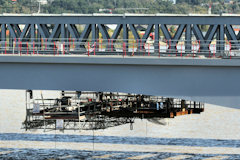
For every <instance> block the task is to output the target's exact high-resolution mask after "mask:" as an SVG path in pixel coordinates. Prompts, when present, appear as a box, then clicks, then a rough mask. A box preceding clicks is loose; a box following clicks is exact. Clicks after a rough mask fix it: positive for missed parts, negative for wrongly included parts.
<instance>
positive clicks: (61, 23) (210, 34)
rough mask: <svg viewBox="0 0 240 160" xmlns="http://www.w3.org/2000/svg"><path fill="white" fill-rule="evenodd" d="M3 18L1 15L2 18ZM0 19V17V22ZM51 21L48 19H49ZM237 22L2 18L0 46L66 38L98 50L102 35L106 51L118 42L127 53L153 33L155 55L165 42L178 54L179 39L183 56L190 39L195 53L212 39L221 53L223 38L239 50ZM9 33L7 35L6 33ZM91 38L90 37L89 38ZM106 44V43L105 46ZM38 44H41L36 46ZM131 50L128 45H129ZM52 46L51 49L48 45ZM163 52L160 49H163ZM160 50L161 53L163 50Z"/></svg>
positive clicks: (214, 19) (217, 19)
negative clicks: (142, 28)
mask: <svg viewBox="0 0 240 160" xmlns="http://www.w3.org/2000/svg"><path fill="white" fill-rule="evenodd" d="M3 17H4V16H3ZM1 18H2V17H0V19H1ZM50 19H51V20H50ZM237 19H239V21H240V18H239V17H197V19H196V17H195V18H193V17H191V16H190V17H184V18H183V17H181V16H180V17H172V16H170V17H164V16H152V17H151V16H150V17H149V16H147V17H142V16H139V17H137V16H136V17H134V16H130V17H128V16H127V17H125V18H124V17H118V16H111V17H108V16H107V17H105V16H103V17H100V16H97V17H95V16H92V17H85V16H83V17H81V16H80V17H74V16H72V17H71V16H69V17H68V16H62V17H61V16H59V17H58V16H56V17H54V18H53V17H50V16H49V17H48V16H47V17H41V16H39V17H38V18H35V17H34V16H33V17H28V16H26V17H24V16H23V17H21V16H20V17H19V16H18V17H17V18H16V17H15V18H14V19H13V18H12V17H9V18H7V19H6V18H3V19H2V20H1V23H0V29H1V31H0V40H1V44H3V42H5V41H6V40H7V41H9V44H10V45H12V43H13V39H17V40H20V41H25V40H27V41H31V42H33V41H35V42H40V39H44V42H46V41H47V42H53V41H61V42H68V39H69V38H72V39H74V41H75V42H76V44H75V47H76V48H81V49H83V50H86V45H87V43H88V42H90V43H91V46H93V43H94V44H96V46H95V47H96V48H98V47H99V43H98V42H99V36H100V35H102V38H103V41H105V45H106V48H107V49H111V50H113V51H116V48H117V46H119V45H116V44H117V43H119V42H121V43H122V44H121V45H122V46H121V45H120V46H121V47H124V45H125V50H126V51H130V49H129V43H128V42H130V43H132V42H133V41H134V42H135V43H137V42H138V44H137V45H135V46H134V47H135V48H136V47H138V48H137V49H138V51H139V50H142V51H143V50H146V49H147V48H145V45H144V44H145V43H146V42H147V39H148V38H149V37H150V34H154V36H155V39H154V42H153V47H154V51H155V52H159V51H160V50H161V48H159V46H160V45H159V44H160V43H161V42H166V41H165V40H167V45H166V46H167V52H168V53H169V50H171V51H174V52H175V51H176V52H179V48H177V46H178V47H179V45H178V43H179V42H180V39H181V41H182V39H183V40H185V42H184V45H185V53H187V52H188V53H191V51H192V46H193V45H194V44H196V42H193V37H194V36H195V37H196V40H197V41H198V44H197V45H198V46H199V50H198V52H201V53H202V52H203V51H206V52H208V51H209V50H210V48H209V46H210V45H211V44H214V43H212V42H213V41H214V40H215V39H216V40H218V42H217V43H216V51H218V52H219V51H224V50H225V45H226V44H227V43H226V42H225V41H226V40H225V37H227V40H229V41H231V44H232V49H240V32H239V33H237V34H236V31H235V30H234V26H233V25H240V24H238V21H237ZM78 25H84V26H85V27H84V28H83V30H81V31H80V29H79V28H78ZM108 25H116V28H115V30H114V31H113V33H112V34H110V32H109V30H108V29H107V28H108ZM137 25H139V26H141V25H144V26H147V27H146V28H145V33H144V34H143V36H140V32H139V31H138V29H137V27H136V26H137ZM168 25H174V26H178V27H175V29H176V28H177V29H176V30H175V31H174V33H171V32H170V31H169V29H168V27H167V26H168ZM200 25H209V28H208V30H207V31H206V34H204V33H203V32H204V31H203V30H201V28H200V27H199V26H200ZM8 33H9V34H8ZM90 35H91V37H90ZM130 35H133V37H134V40H133V41H129V38H130ZM108 42H110V44H107V43H108ZM38 45H40V46H41V45H42V44H40V43H38ZM130 46H131V47H132V44H130ZM49 47H52V46H49ZM163 50H164V49H163ZM163 50H162V51H163Z"/></svg>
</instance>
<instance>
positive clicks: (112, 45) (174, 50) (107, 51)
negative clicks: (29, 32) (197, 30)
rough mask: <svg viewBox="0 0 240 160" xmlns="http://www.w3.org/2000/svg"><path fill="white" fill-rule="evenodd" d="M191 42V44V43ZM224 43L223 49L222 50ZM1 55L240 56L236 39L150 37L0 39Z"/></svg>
mask: <svg viewBox="0 0 240 160" xmlns="http://www.w3.org/2000/svg"><path fill="white" fill-rule="evenodd" d="M188 44H191V45H190V46H188ZM220 47H222V48H224V50H220V49H219V48H220ZM0 54H2V55H20V56H21V55H55V56H56V55H87V56H97V55H112V56H114V55H122V56H123V57H124V56H156V57H161V56H163V57H164V56H170V57H199V56H200V57H206V58H233V57H238V56H240V45H238V42H237V41H236V42H235V41H228V40H225V41H217V40H215V41H209V42H208V41H197V40H193V41H191V43H189V42H188V41H185V40H178V41H171V40H169V41H168V40H159V41H154V40H147V41H146V42H143V41H142V40H141V39H139V40H135V39H128V40H124V39H121V40H120V39H115V40H112V39H111V40H109V39H97V40H89V39H88V40H87V39H86V40H85V41H83V40H81V42H80V41H78V39H72V38H69V39H51V41H49V40H48V39H37V40H36V39H34V41H32V40H31V39H21V40H20V39H8V40H6V41H1V42H0Z"/></svg>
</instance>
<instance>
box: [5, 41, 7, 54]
mask: <svg viewBox="0 0 240 160" xmlns="http://www.w3.org/2000/svg"><path fill="white" fill-rule="evenodd" d="M5 54H7V40H6V41H5Z"/></svg>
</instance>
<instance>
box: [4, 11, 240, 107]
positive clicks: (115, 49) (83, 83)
mask: <svg viewBox="0 0 240 160" xmlns="http://www.w3.org/2000/svg"><path fill="white" fill-rule="evenodd" d="M112 26H114V27H113V29H109V28H112ZM171 26H175V27H174V28H175V29H176V31H175V33H172V32H170V31H169V29H170V27H171ZM202 26H205V28H206V29H202V28H203V27H202ZM239 26H240V16H224V15H223V16H217V15H214V16H206V15H205V16H203V15H195V16H186V15H139V16H136V15H109V14H108V15H106V14H104V15H72V14H62V15H39V14H36V15H34V14H33V15H12V14H10V15H8V14H7V15H6V14H4V15H2V16H0V35H1V36H0V37H1V39H0V45H1V46H0V73H1V75H4V76H2V77H1V78H0V88H1V89H24V90H28V89H31V90H66V91H67V90H77V91H108V92H123V93H136V94H145V95H156V96H164V97H172V98H179V99H186V100H191V101H200V102H204V103H212V104H218V105H222V106H229V107H236V108H240V85H239V79H240V74H239V72H240V63H239V61H240V59H238V58H236V59H232V60H228V59H221V58H229V57H230V58H231V56H232V52H235V53H238V51H239V48H240V33H238V34H236V33H237V32H236V31H235V29H236V28H237V27H239ZM142 27H143V28H145V29H144V32H143V34H142V32H140V30H141V28H142ZM239 28H240V27H239ZM153 35H154V38H153ZM160 35H163V37H161V36H160ZM149 37H151V38H152V40H151V38H149ZM163 46H165V47H163ZM139 53H140V55H142V54H143V55H145V54H147V55H150V56H151V55H152V56H154V55H158V56H161V55H162V56H164V55H167V56H168V55H174V56H175V55H176V56H185V57H184V58H181V57H179V58H172V57H167V58H166V57H165V58H164V57H161V58H156V57H130V56H129V57H126V58H122V57H121V56H113V55H119V54H122V55H135V54H136V55H137V54H139ZM239 53H240V51H239ZM5 54H6V55H5ZM9 54H12V55H9ZM19 54H20V55H22V56H19ZM28 54H29V55H35V56H27V55H28ZM41 54H47V55H48V54H50V56H38V55H41ZM55 54H56V55H58V54H59V55H61V54H66V56H53V55H55ZM70 54H81V55H70ZM82 54H88V55H94V54H96V55H98V54H105V55H110V56H105V55H104V56H96V57H93V56H91V57H88V56H82ZM14 55H15V56H14ZM189 55H193V57H192V56H190V58H187V57H189ZM197 55H204V56H205V57H219V58H213V59H209V58H205V57H203V56H200V57H198V58H194V57H195V56H197ZM191 57H192V58H191ZM56 82H57V83H56Z"/></svg>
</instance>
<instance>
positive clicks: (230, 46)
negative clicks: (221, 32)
mask: <svg viewBox="0 0 240 160" xmlns="http://www.w3.org/2000/svg"><path fill="white" fill-rule="evenodd" d="M229 45H230V49H229V51H230V59H231V58H232V43H231V40H229Z"/></svg>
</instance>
